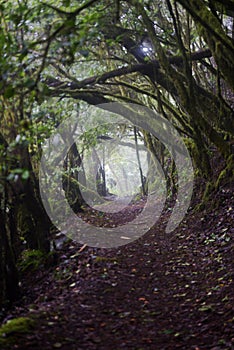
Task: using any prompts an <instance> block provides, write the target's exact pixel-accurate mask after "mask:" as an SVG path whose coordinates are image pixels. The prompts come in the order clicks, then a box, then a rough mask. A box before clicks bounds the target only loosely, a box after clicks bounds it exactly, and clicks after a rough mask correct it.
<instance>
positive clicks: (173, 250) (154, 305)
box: [0, 187, 234, 350]
mask: <svg viewBox="0 0 234 350" xmlns="http://www.w3.org/2000/svg"><path fill="white" fill-rule="evenodd" d="M233 198H234V197H233V189H230V187H227V188H225V187H224V188H222V189H221V190H220V191H219V193H217V194H216V197H214V198H213V200H214V203H216V208H214V207H213V205H212V203H211V202H210V203H207V206H206V209H205V210H203V211H200V212H194V211H190V212H189V213H188V214H187V216H186V218H185V219H184V220H183V222H182V223H181V225H180V226H179V227H178V228H177V229H176V230H175V231H174V232H173V233H172V234H171V235H170V236H167V237H165V235H164V234H163V232H164V229H165V225H166V222H167V220H168V218H169V216H170V209H169V208H168V209H167V210H166V211H165V212H164V214H163V215H162V217H161V219H160V220H159V221H158V222H157V224H156V225H155V226H154V227H153V228H152V229H151V230H150V231H149V232H148V233H147V234H145V235H144V236H143V237H142V238H140V239H138V240H137V241H135V242H133V243H130V244H128V245H125V246H123V247H119V248H114V249H98V248H90V247H86V246H83V247H82V246H81V245H80V244H78V243H76V242H72V241H67V242H66V243H64V245H63V246H61V247H60V249H59V250H58V251H57V252H56V255H57V259H56V263H53V264H51V265H50V264H48V263H47V265H46V266H41V267H40V269H39V270H37V271H35V272H33V273H32V272H28V273H25V274H24V275H23V276H22V280H21V290H22V298H21V300H20V301H19V302H17V303H16V304H15V305H14V306H13V307H12V309H11V310H10V311H8V314H7V316H5V319H4V320H3V323H5V322H6V321H7V320H10V319H12V318H16V317H27V318H30V319H32V320H33V323H32V324H31V328H30V329H28V331H27V332H20V331H18V332H17V331H14V332H12V333H11V332H9V334H3V335H2V336H1V339H0V348H1V349H4V350H5V349H7V350H8V349H24V350H26V349H32V350H38V349H40V350H41V349H43V350H51V349H62V350H63V349H64V350H79V349H86V350H93V349H100V350H102V349H103V350H120V349H134V350H141V349H142V350H143V349H152V350H166V349H168V350H169V349H170V350H175V349H185V350H187V349H194V350H202V349H205V350H207V349H212V350H222V349H223V350H228V349H234V293H233V291H234V288H233V287H234V284H233V265H234V264H233V241H232V237H231V236H232V235H233V232H234V230H233V219H234V213H233V205H234V203H233ZM217 203H219V204H217ZM139 205H141V204H139V203H138V207H137V208H136V207H135V206H134V205H132V206H131V207H130V208H129V209H128V212H126V211H125V214H122V215H124V216H121V215H119V216H118V218H117V222H116V224H118V222H119V223H121V222H122V221H123V220H125V219H126V215H129V216H130V217H131V215H133V214H132V213H133V212H134V211H136V210H139ZM142 205H143V201H142ZM100 220H101V219H100ZM103 220H104V219H103ZM105 220H106V219H105ZM105 222H106V221H105Z"/></svg>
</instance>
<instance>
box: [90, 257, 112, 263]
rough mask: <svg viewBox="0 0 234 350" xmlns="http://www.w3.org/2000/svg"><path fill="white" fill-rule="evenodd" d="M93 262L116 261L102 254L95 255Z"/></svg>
mask: <svg viewBox="0 0 234 350" xmlns="http://www.w3.org/2000/svg"><path fill="white" fill-rule="evenodd" d="M95 262H97V263H99V262H115V263H116V262H117V259H116V258H107V257H104V256H96V258H95Z"/></svg>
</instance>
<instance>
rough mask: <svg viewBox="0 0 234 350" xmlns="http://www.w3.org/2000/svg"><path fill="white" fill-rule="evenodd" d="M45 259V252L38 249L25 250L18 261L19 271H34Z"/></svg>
mask: <svg viewBox="0 0 234 350" xmlns="http://www.w3.org/2000/svg"><path fill="white" fill-rule="evenodd" d="M45 261H46V255H45V253H43V252H41V251H40V250H35V249H33V250H25V251H23V253H22V256H21V260H20V261H19V263H18V267H19V271H21V272H26V271H29V270H30V271H35V270H38V269H39V267H40V266H42V265H44V263H45Z"/></svg>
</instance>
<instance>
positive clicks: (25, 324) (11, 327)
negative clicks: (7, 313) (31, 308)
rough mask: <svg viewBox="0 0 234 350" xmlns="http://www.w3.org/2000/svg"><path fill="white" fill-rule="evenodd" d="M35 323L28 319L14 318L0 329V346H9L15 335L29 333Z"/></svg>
mask: <svg viewBox="0 0 234 350" xmlns="http://www.w3.org/2000/svg"><path fill="white" fill-rule="evenodd" d="M34 323H35V321H34V320H32V319H31V318H29V317H19V318H14V319H12V320H10V321H8V322H7V323H5V324H3V325H2V326H1V327H0V345H5V346H7V345H10V344H12V343H13V342H14V340H15V338H16V336H17V334H19V333H30V331H31V330H32V329H33V327H34Z"/></svg>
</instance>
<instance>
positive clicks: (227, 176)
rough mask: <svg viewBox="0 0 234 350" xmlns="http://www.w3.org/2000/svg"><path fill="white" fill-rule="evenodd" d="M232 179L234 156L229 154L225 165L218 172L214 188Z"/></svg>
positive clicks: (233, 178)
mask: <svg viewBox="0 0 234 350" xmlns="http://www.w3.org/2000/svg"><path fill="white" fill-rule="evenodd" d="M233 181H234V156H233V155H231V156H230V157H229V158H228V160H227V164H226V167H225V168H224V169H223V170H222V171H221V172H220V174H219V177H218V179H217V181H216V183H215V188H216V189H218V188H219V187H220V186H221V185H225V184H228V183H232V182H233Z"/></svg>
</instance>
